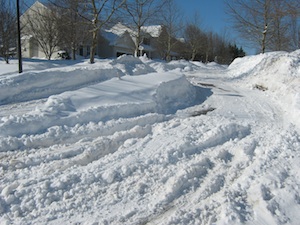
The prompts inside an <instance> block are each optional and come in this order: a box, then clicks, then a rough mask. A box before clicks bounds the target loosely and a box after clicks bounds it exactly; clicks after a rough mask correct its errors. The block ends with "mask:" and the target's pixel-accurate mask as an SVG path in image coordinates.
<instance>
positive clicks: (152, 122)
mask: <svg viewBox="0 0 300 225" xmlns="http://www.w3.org/2000/svg"><path fill="white" fill-rule="evenodd" d="M299 59H300V51H295V52H292V53H286V52H271V53H266V54H261V55H256V56H247V57H244V58H239V59H236V60H235V61H234V62H233V63H232V64H231V65H230V66H224V65H218V64H216V63H210V64H203V63H199V62H188V61H183V60H179V61H172V62H170V63H166V62H163V61H155V60H150V59H147V58H146V57H141V58H134V57H132V56H121V57H119V58H117V59H106V60H104V59H97V60H96V63H95V64H89V63H88V60H78V61H75V62H74V61H59V60H55V61H45V60H39V59H32V60H24V73H22V74H18V73H17V61H16V60H11V63H10V64H8V65H7V64H5V62H4V61H1V62H0V104H1V105H0V174H1V175H0V224H59V223H60V224H67V223H69V224H85V225H96V224H149V225H151V224H152V225H153V224H211V225H217V224H218V225H219V224H220V225H221V224H222V225H223V224H249V225H250V224H269V225H273V224H298V223H299V220H300V215H299V211H300V191H299V188H300V186H299V185H300V176H299V173H298V171H299V165H300V152H299V150H300V136H299V132H300V119H299V115H300V82H299V81H300V67H299V66H300V60H299ZM261 87H264V88H263V89H261ZM263 90H264V91H263Z"/></svg>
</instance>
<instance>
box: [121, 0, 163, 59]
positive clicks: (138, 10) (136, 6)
mask: <svg viewBox="0 0 300 225" xmlns="http://www.w3.org/2000/svg"><path fill="white" fill-rule="evenodd" d="M164 4H165V0H127V1H126V3H125V4H124V9H125V12H126V13H127V16H128V17H129V21H130V22H129V24H130V25H132V26H131V27H132V28H133V30H134V31H135V33H134V34H132V35H134V38H135V51H134V56H135V57H137V56H139V48H140V45H141V43H142V41H143V40H142V27H143V26H145V25H147V23H148V22H150V20H151V22H152V23H153V21H155V16H156V15H160V14H161V10H162V7H163V5H164Z"/></svg>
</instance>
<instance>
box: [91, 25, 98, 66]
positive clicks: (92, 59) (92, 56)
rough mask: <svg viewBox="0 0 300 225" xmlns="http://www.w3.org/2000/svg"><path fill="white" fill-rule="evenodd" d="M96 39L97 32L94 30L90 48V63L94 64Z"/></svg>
mask: <svg viewBox="0 0 300 225" xmlns="http://www.w3.org/2000/svg"><path fill="white" fill-rule="evenodd" d="M97 39H98V30H97V29H94V31H93V41H92V46H91V55H90V63H91V64H93V63H95V53H96V47H97Z"/></svg>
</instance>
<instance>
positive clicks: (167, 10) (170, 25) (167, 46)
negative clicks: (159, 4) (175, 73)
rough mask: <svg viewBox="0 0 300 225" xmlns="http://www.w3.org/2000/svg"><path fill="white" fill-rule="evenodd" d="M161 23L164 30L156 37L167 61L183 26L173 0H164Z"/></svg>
mask: <svg viewBox="0 0 300 225" xmlns="http://www.w3.org/2000/svg"><path fill="white" fill-rule="evenodd" d="M163 11H164V13H162V24H163V28H164V31H165V32H163V33H162V34H161V36H160V37H159V39H158V42H159V45H160V46H161V49H162V51H163V54H164V57H165V59H166V60H167V61H170V60H171V53H172V51H174V49H175V47H176V44H178V42H179V40H178V39H177V38H176V37H177V36H178V33H179V31H181V30H182V28H183V22H182V21H183V18H182V15H183V14H182V13H181V12H180V9H179V8H178V7H177V5H176V4H175V2H174V0H166V3H165V5H164V7H163Z"/></svg>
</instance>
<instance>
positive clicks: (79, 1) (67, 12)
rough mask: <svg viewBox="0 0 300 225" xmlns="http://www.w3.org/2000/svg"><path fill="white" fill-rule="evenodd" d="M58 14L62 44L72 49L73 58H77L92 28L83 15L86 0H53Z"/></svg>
mask: <svg viewBox="0 0 300 225" xmlns="http://www.w3.org/2000/svg"><path fill="white" fill-rule="evenodd" d="M51 3H52V4H53V5H54V7H55V8H56V10H57V11H58V14H59V15H60V18H61V19H60V22H59V23H58V31H59V35H60V36H61V43H60V44H61V46H64V47H65V48H66V49H71V50H72V59H73V60H75V59H76V51H77V50H78V48H79V47H80V45H82V44H83V43H85V42H86V41H87V40H88V38H89V37H90V35H89V32H86V30H90V29H91V24H89V23H85V22H86V21H85V20H84V19H83V17H82V16H81V15H84V14H85V13H86V12H85V10H86V9H85V7H84V0H54V1H51Z"/></svg>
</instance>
